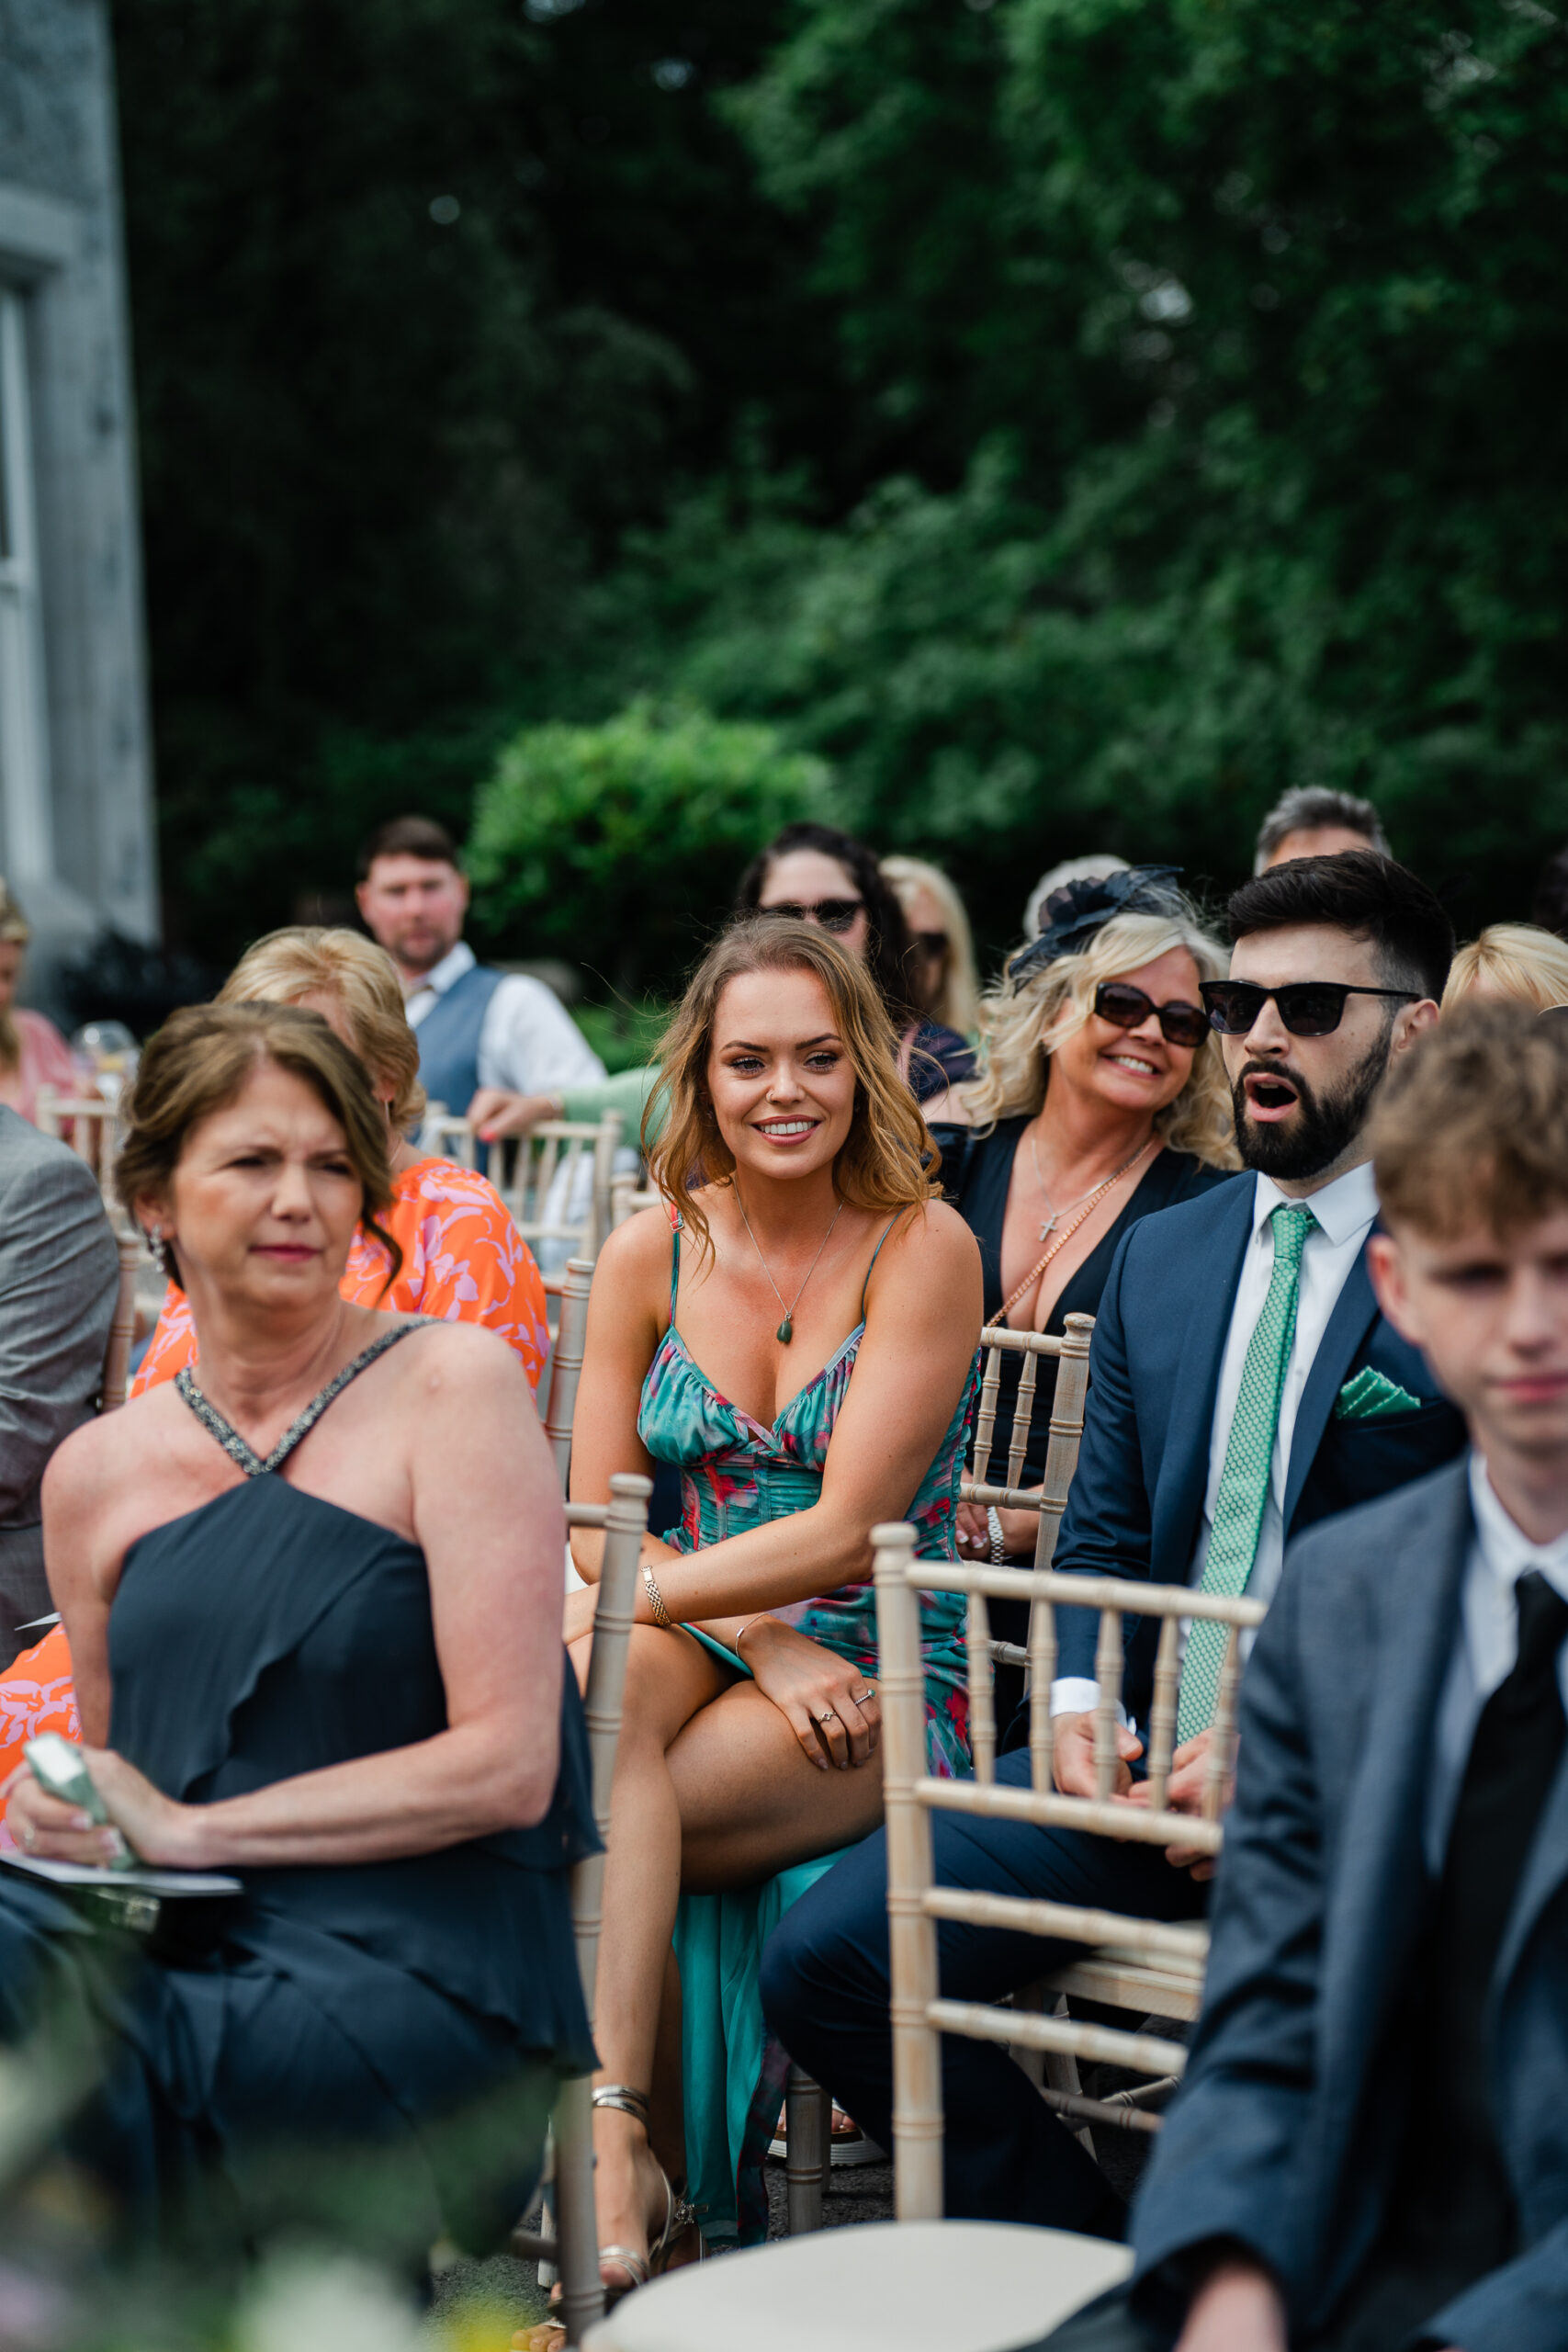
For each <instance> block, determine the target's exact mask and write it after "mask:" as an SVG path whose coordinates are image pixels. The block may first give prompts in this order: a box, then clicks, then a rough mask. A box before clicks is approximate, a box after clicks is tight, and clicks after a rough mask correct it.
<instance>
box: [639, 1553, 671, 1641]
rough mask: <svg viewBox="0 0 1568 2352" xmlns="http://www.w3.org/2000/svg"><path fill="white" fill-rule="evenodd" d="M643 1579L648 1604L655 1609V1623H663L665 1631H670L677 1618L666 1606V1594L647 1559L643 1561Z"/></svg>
mask: <svg viewBox="0 0 1568 2352" xmlns="http://www.w3.org/2000/svg"><path fill="white" fill-rule="evenodd" d="M642 1580H643V1584H644V1586H645V1587H646V1589H647V1592H648V1605H649V1608H650V1609H651V1610H652V1611H653V1622H654V1623H655V1624H656V1625H662V1626H663V1628H664V1630H665V1632H666V1633H669V1631H670V1630H671V1626H672V1625H673V1624H674V1623H675V1620H674V1619H673V1618H672V1617H671V1614H670V1611H668V1609H666V1608H665V1606H664V1596H663V1594H662V1593H661V1592H660V1589H659V1587H658V1586H657V1585H656V1584H655V1583H654V1581H653V1570H652V1569H651V1568H650V1567H649V1565H648V1563H647V1561H646V1560H645V1561H644V1562H643V1569H642Z"/></svg>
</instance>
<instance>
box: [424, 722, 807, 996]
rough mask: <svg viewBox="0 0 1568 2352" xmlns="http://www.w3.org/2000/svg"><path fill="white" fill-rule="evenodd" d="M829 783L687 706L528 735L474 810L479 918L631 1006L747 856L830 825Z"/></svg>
mask: <svg viewBox="0 0 1568 2352" xmlns="http://www.w3.org/2000/svg"><path fill="white" fill-rule="evenodd" d="M827 785H828V777H827V772H826V770H825V769H824V768H823V766H822V765H821V763H820V762H818V761H817V760H813V759H811V758H808V757H807V755H806V754H805V753H803V752H792V751H789V750H787V749H786V748H785V747H784V745H783V744H782V743H781V741H780V740H779V738H778V736H777V735H776V734H775V733H774V731H773V729H772V728H768V727H761V726H756V725H745V724H741V723H737V722H734V721H731V722H729V723H728V724H726V723H723V722H721V721H719V720H716V719H715V718H711V717H710V716H709V715H708V714H707V713H706V712H705V711H703V710H699V709H696V708H694V707H687V708H676V709H665V710H660V709H658V708H656V707H654V706H653V705H651V704H649V703H643V702H639V703H634V704H633V705H632V706H631V707H630V708H629V709H626V710H624V711H622V712H621V713H620V715H619V716H618V717H617V718H613V719H611V720H610V721H609V722H608V724H607V725H605V726H603V727H567V726H561V725H553V726H546V727H528V728H525V729H523V730H522V732H521V733H520V734H518V735H517V736H515V737H514V738H513V741H511V742H510V743H508V744H507V745H506V747H505V749H504V750H503V751H502V754H501V757H500V759H499V760H498V762H497V763H496V766H495V769H494V771H493V773H492V774H491V777H490V779H489V781H488V782H487V783H486V784H485V785H484V786H482V787H481V789H480V791H479V798H478V801H477V803H476V806H475V811H474V830H473V834H472V838H471V840H470V842H469V857H468V863H469V871H470V873H471V875H472V877H473V882H474V887H475V909H476V912H477V914H478V915H479V920H480V921H481V922H483V923H484V924H485V925H486V927H487V928H488V929H489V930H490V931H491V933H492V934H494V935H496V936H498V937H500V938H502V939H508V938H510V939H512V940H514V941H516V942H518V943H522V942H526V943H527V944H528V946H529V951H530V952H531V953H533V954H536V955H537V954H541V953H555V954H557V955H561V956H570V957H571V958H572V959H573V960H574V961H576V962H578V963H581V964H582V965H584V966H586V967H588V968H589V970H590V971H592V972H593V973H594V974H595V975H597V976H598V977H599V978H602V979H604V980H607V981H609V983H610V984H611V985H612V986H613V987H614V988H615V989H616V990H617V991H618V992H620V993H621V994H623V995H626V996H629V995H632V994H634V993H635V992H636V991H637V990H638V989H640V988H641V987H642V986H643V984H644V983H645V982H646V981H648V980H649V979H650V978H652V979H655V980H658V981H664V980H667V979H669V978H671V976H672V975H673V974H675V973H678V972H679V971H680V969H681V968H682V966H683V965H685V964H686V963H688V962H689V961H690V960H691V957H692V956H693V953H694V949H699V950H700V947H701V945H702V944H705V940H706V937H707V935H708V933H710V932H711V930H712V929H713V927H714V926H715V924H716V922H717V921H719V920H721V919H722V917H723V914H724V912H725V911H726V910H727V909H728V906H729V904H730V901H731V899H732V898H733V895H734V888H735V878H736V876H737V875H738V874H739V871H740V868H741V867H742V866H743V865H745V864H746V862H747V860H748V859H749V858H750V857H751V856H752V855H753V854H754V853H755V852H756V851H757V850H759V849H761V847H762V845H763V844H764V843H765V842H767V841H769V840H770V839H771V838H772V836H773V834H774V833H775V832H777V831H778V830H779V828H780V827H781V826H782V825H786V824H788V823H790V822H791V820H794V819H795V818H798V817H809V816H819V815H823V814H825V813H827Z"/></svg>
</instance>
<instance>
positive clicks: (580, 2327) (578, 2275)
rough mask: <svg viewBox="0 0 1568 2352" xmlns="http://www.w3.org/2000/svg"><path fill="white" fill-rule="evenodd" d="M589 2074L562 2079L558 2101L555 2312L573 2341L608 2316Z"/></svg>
mask: <svg viewBox="0 0 1568 2352" xmlns="http://www.w3.org/2000/svg"><path fill="white" fill-rule="evenodd" d="M591 2090H592V2085H591V2084H590V2082H589V2079H588V2076H587V2075H573V2076H572V2078H571V2079H570V2082H566V2083H563V2084H562V2085H561V2089H560V2097H559V2098H558V2100H557V2102H556V2183H555V2188H556V2195H555V2205H556V2238H557V2242H558V2245H559V2247H560V2262H559V2269H560V2278H561V2298H560V2302H559V2304H558V2307H557V2314H558V2317H559V2319H560V2320H561V2322H562V2324H563V2325H564V2326H565V2328H566V2340H567V2345H568V2346H569V2347H575V2346H577V2345H579V2344H581V2341H582V2338H583V2335H585V2333H586V2332H587V2330H588V2329H589V2328H591V2327H592V2325H593V2324H594V2323H595V2322H596V2321H598V2320H602V2319H603V2318H604V2281H603V2279H602V2278H600V2276H599V2224H598V2217H597V2214H596V2212H595V2210H594V2203H593V2110H592V2104H591V2100H590V2093H591Z"/></svg>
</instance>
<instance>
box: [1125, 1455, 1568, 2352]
mask: <svg viewBox="0 0 1568 2352" xmlns="http://www.w3.org/2000/svg"><path fill="white" fill-rule="evenodd" d="M1471 1535H1472V1514H1471V1507H1470V1492H1469V1482H1468V1478H1467V1476H1466V1468H1465V1464H1463V1463H1456V1464H1450V1467H1449V1468H1447V1469H1445V1470H1441V1471H1438V1474H1437V1475H1436V1476H1433V1477H1428V1478H1425V1479H1423V1480H1421V1481H1420V1482H1419V1483H1418V1484H1417V1485H1416V1486H1413V1487H1407V1488H1406V1489H1405V1491H1404V1493H1402V1494H1399V1495H1397V1496H1391V1497H1389V1498H1387V1499H1385V1500H1383V1501H1381V1502H1376V1503H1370V1504H1368V1505H1366V1506H1365V1507H1364V1508H1363V1509H1361V1510H1355V1511H1352V1512H1350V1513H1348V1515H1347V1516H1346V1517H1345V1518H1343V1519H1338V1520H1336V1521H1335V1522H1334V1524H1333V1525H1332V1526H1331V1527H1320V1528H1315V1529H1314V1530H1313V1532H1311V1533H1310V1534H1308V1535H1305V1536H1303V1537H1302V1538H1301V1540H1300V1541H1299V1542H1298V1543H1296V1544H1293V1545H1292V1547H1291V1550H1290V1552H1289V1554H1288V1555H1287V1558H1286V1563H1285V1572H1284V1576H1283V1577H1282V1579H1281V1581H1280V1591H1279V1594H1278V1596H1277V1598H1276V1600H1275V1601H1274V1604H1273V1606H1272V1608H1271V1609H1270V1610H1269V1616H1268V1619H1267V1621H1266V1623H1264V1625H1263V1627H1262V1629H1261V1631H1260V1632H1259V1634H1258V1644H1257V1646H1256V1648H1255V1649H1254V1651H1253V1653H1252V1657H1251V1659H1250V1661H1249V1662H1248V1665H1247V1672H1246V1674H1245V1676H1244V1677H1243V1678H1242V1691H1241V1709H1240V1731H1241V1742H1240V1747H1239V1749H1238V1754H1237V1770H1236V1796H1235V1804H1234V1806H1233V1807H1232V1809H1231V1812H1230V1814H1229V1815H1227V1817H1226V1822H1225V1845H1224V1857H1223V1860H1222V1861H1221V1864H1220V1871H1219V1877H1218V1880H1217V1882H1216V1885H1215V1894H1214V1908H1213V1942H1212V1945H1211V1948H1210V1958H1209V1968H1208V1979H1207V1983H1206V1985H1205V1988H1204V1996H1203V2012H1202V2016H1201V2019H1200V2020H1199V2024H1198V2027H1197V2030H1196V2033H1195V2035H1194V2038H1193V2043H1192V2052H1191V2057H1190V2063H1189V2066H1188V2071H1187V2076H1186V2080H1185V2082H1184V2083H1183V2086H1182V2088H1181V2091H1180V2093H1179V2096H1178V2098H1177V2099H1176V2101H1175V2103H1174V2105H1173V2107H1172V2109H1171V2110H1170V2114H1169V2116H1168V2119H1167V2122H1166V2127H1165V2130H1164V2131H1163V2132H1162V2134H1161V2136H1160V2138H1159V2139H1158V2140H1157V2141H1156V2143H1155V2152H1154V2156H1153V2159H1152V2161H1151V2163H1150V2165H1149V2169H1148V2172H1147V2174H1146V2176H1145V2182H1144V2186H1143V2188H1142V2190H1141V2192H1140V2195H1139V2198H1138V2201H1137V2205H1136V2207H1135V2209H1134V2217H1133V2245H1134V2253H1135V2256H1136V2270H1135V2273H1134V2294H1136V2292H1137V2281H1140V2280H1145V2279H1147V2278H1149V2276H1150V2274H1151V2273H1152V2272H1156V2271H1158V2270H1159V2269H1160V2268H1161V2267H1162V2266H1164V2265H1167V2264H1173V2263H1178V2262H1179V2257H1180V2256H1182V2255H1184V2254H1190V2253H1192V2252H1193V2251H1195V2250H1196V2248H1197V2247H1198V2246H1199V2245H1203V2244H1205V2243H1207V2242H1210V2241H1213V2239H1215V2238H1231V2239H1235V2240H1238V2241H1239V2242H1240V2243H1241V2244H1242V2245H1244V2246H1246V2247H1247V2248H1248V2249H1250V2251H1251V2252H1252V2253H1253V2254H1254V2255H1255V2256H1257V2258H1258V2260H1259V2261H1261V2262H1263V2263H1266V2264H1267V2265H1268V2266H1269V2268H1270V2269H1271V2270H1272V2271H1273V2272H1274V2274H1275V2276H1276V2277H1277V2278H1279V2280H1280V2284H1281V2286H1282V2288H1283V2290H1284V2293H1285V2297H1286V2300H1287V2302H1288V2304H1289V2306H1290V2311H1291V2317H1292V2340H1294V2335H1295V2334H1296V2333H1297V2332H1298V2331H1299V2332H1302V2333H1305V2332H1309V2331H1311V2330H1313V2329H1314V2328H1316V2327H1318V2326H1321V2325H1322V2324H1323V2323H1324V2322H1325V2320H1326V2319H1327V2317H1328V2316H1329V2314H1330V2313H1331V2312H1332V2311H1333V2308H1334V2306H1335V2304H1336V2303H1337V2301H1338V2299H1339V2297H1340V2296H1341V2295H1342V2294H1343V2293H1344V2291H1345V2290H1346V2288H1347V2286H1348V2284H1349V2283H1350V2281H1351V2280H1352V2279H1353V2278H1355V2276H1356V2273H1357V2271H1358V2270H1359V2267H1360V2266H1361V2264H1362V2263H1363V2261H1364V2260H1365V2258H1366V2256H1367V2254H1368V2253H1369V2251H1370V2249H1371V2245H1372V2243H1373V2241H1374V2239H1375V2237H1376V2235H1377V2233H1378V2229H1379V2226H1380V2224H1381V2222H1382V2216H1383V2209H1384V2202H1385V2199H1386V2198H1387V2194H1388V2190H1389V2187H1390V2184H1391V2180H1392V2177H1393V2166H1394V2163H1395V2160H1396V2157H1397V2154H1398V2148H1399V2136H1400V2132H1401V2130H1402V2128H1403V2124H1404V2069H1403V2066H1402V2065H1401V2064H1400V2061H1399V2057H1398V2055H1397V2054H1396V2053H1397V2052H1398V2040H1397V2037H1395V2038H1394V2039H1393V2041H1392V2042H1391V2040H1390V2036H1389V2030H1388V2029H1389V2026H1390V2023H1391V2020H1393V2018H1396V2016H1397V2013H1398V2009H1399V2006H1400V2004H1401V2002H1402V2000H1403V1999H1404V1998H1405V1997H1406V1996H1408V1994H1409V1992H1410V1989H1411V1981H1410V1972H1411V1968H1412V1966H1413V1964H1414V1961H1415V1954H1416V1946H1417V1944H1418V1941H1419V1939H1420V1937H1421V1934H1422V1932H1423V1929H1424V1928H1425V1925H1426V1917H1427V1888H1428V1886H1429V1884H1430V1882H1429V1880H1428V1878H1427V1867H1426V1861H1425V1857H1424V1853H1423V1845H1422V1838H1423V1826H1424V1816H1425V1807H1426V1797H1427V1781H1428V1777H1429V1773H1430V1769H1431V1759H1432V1755H1433V1744H1434V1739H1435V1736H1436V1717H1437V1711H1438V1700H1439V1698H1440V1696H1441V1692H1442V1688H1443V1682H1444V1678H1445V1676H1446V1673H1447V1670H1448V1666H1449V1662H1450V1658H1451V1657H1452V1656H1453V1652H1454V1645H1455V1644H1456V1642H1457V1641H1458V1640H1459V1639H1460V1594H1461V1578H1462V1575H1463V1570H1464V1565H1465V1558H1466V1554H1467V1552H1468V1548H1469V1544H1470V1541H1471ZM1490 2022H1491V2042H1492V2051H1493V2058H1492V2076H1491V2085H1492V2096H1493V2103H1494V2109H1495V2115H1496V2119H1497V2127H1498V2137H1499V2141H1500V2143H1501V2147H1502V2151H1503V2154H1504V2157H1505V2160H1506V2165H1507V2169H1508V2175H1509V2177H1510V2179H1511V2181H1512V2184H1513V2188H1514V2193H1515V2197H1516V2199H1517V2207H1518V2213H1519V2222H1520V2239H1521V2249H1522V2250H1521V2251H1520V2253H1519V2254H1518V2255H1517V2256H1516V2257H1515V2258H1514V2259H1513V2260H1512V2261H1510V2262H1507V2263H1506V2264H1504V2265H1503V2267H1501V2268H1500V2269H1497V2270H1495V2271H1493V2272H1491V2273H1490V2274H1489V2275H1488V2276H1487V2277H1486V2278H1483V2279H1480V2280H1478V2281H1477V2282H1476V2283H1475V2284H1474V2285H1473V2286H1472V2287H1470V2288H1467V2289H1466V2290H1464V2292H1463V2293H1462V2294H1461V2295H1460V2296H1458V2297H1457V2298H1456V2299H1455V2300H1454V2301H1452V2302H1450V2304H1449V2305H1448V2306H1447V2307H1446V2308H1445V2309H1444V2310H1443V2311H1441V2312H1438V2313H1437V2314H1435V2316H1434V2317H1433V2318H1432V2319H1431V2320H1430V2321H1428V2322H1427V2326H1426V2329H1425V2331H1424V2333H1425V2335H1428V2336H1429V2337H1430V2339H1431V2341H1432V2342H1433V2343H1434V2344H1460V2345H1462V2346H1464V2347H1465V2352H1564V2347H1568V1754H1565V1755H1564V1756H1563V1758H1562V1761H1561V1762H1560V1763H1559V1765H1558V1768H1557V1772H1556V1777H1555V1779H1554V1781H1553V1782H1552V1786H1551V1791H1550V1792H1549V1794H1548V1796H1547V1800H1546V1804H1545V1808H1544V1810H1543V1812H1542V1814H1541V1816H1540V1823H1539V1825H1538V1826H1537V1830H1536V1835H1535V1840H1534V1844H1533V1846H1532V1848H1531V1849H1530V1853H1529V1857H1528V1858H1527V1860H1526V1864H1525V1869H1524V1871H1523V1874H1522V1876H1521V1878H1520V1881H1519V1883H1518V1886H1517V1890H1516V1893H1515V1896H1514V1903H1513V1908H1512V1911H1511V1913H1510V1915H1509V1918H1508V1923H1507V1926H1506V1929H1505V1932H1504V1937H1503V1942H1502V1945H1501V1948H1500V1950H1499V1952H1498V1957H1497V1965H1496V1969H1495V1973H1494V1976H1493V1981H1492V1989H1491V1996H1490ZM1418 2063H1421V2064H1441V2063H1442V2060H1441V2053H1440V2052H1439V2053H1438V2054H1437V2056H1436V2057H1435V2058H1434V2057H1433V2056H1432V2055H1430V2054H1429V2053H1428V2054H1426V2055H1424V2056H1423V2057H1422V2058H1421V2060H1420V2061H1419V2062H1418Z"/></svg>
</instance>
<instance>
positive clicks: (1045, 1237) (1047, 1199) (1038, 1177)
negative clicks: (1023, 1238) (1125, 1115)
mask: <svg viewBox="0 0 1568 2352" xmlns="http://www.w3.org/2000/svg"><path fill="white" fill-rule="evenodd" d="M1028 1143H1029V1157H1030V1158H1031V1159H1032V1161H1033V1162H1034V1181H1035V1182H1036V1183H1037V1184H1038V1185H1039V1187H1040V1197H1041V1199H1042V1200H1043V1202H1044V1204H1045V1205H1046V1207H1047V1208H1048V1209H1049V1210H1050V1212H1051V1214H1050V1216H1048V1217H1047V1218H1046V1220H1045V1222H1044V1224H1043V1226H1042V1227H1041V1228H1040V1233H1039V1238H1040V1239H1041V1240H1042V1241H1049V1239H1050V1238H1051V1236H1052V1235H1053V1234H1054V1233H1055V1230H1056V1227H1058V1226H1059V1225H1060V1224H1061V1222H1062V1219H1063V1218H1064V1217H1065V1216H1069V1215H1070V1214H1071V1212H1072V1211H1073V1210H1074V1209H1076V1208H1081V1207H1082V1205H1083V1204H1084V1202H1085V1201H1092V1200H1096V1199H1098V1197H1099V1195H1100V1193H1108V1192H1109V1191H1110V1190H1111V1185H1112V1184H1114V1183H1116V1182H1119V1180H1120V1179H1121V1178H1122V1177H1123V1176H1125V1174H1126V1173H1127V1170H1128V1169H1129V1168H1131V1167H1132V1166H1133V1165H1134V1161H1136V1160H1139V1159H1142V1158H1143V1156H1144V1154H1145V1151H1146V1150H1147V1149H1148V1146H1147V1144H1140V1145H1139V1147H1138V1148H1137V1150H1136V1151H1135V1152H1134V1154H1133V1158H1132V1159H1128V1160H1124V1161H1123V1162H1122V1166H1121V1167H1120V1168H1119V1169H1118V1170H1116V1174H1115V1175H1114V1176H1107V1177H1106V1178H1105V1180H1104V1182H1102V1183H1099V1184H1091V1185H1090V1186H1089V1190H1088V1192H1087V1193H1079V1194H1078V1196H1077V1200H1076V1201H1069V1202H1068V1203H1067V1204H1066V1208H1060V1209H1059V1208H1058V1207H1057V1206H1056V1204H1055V1201H1054V1200H1053V1199H1052V1198H1051V1195H1050V1193H1048V1192H1047V1191H1046V1190H1045V1179H1044V1177H1043V1175H1042V1174H1041V1172H1040V1154H1039V1153H1038V1152H1037V1151H1036V1150H1035V1148H1034V1137H1033V1136H1029V1137H1028ZM1063 1238H1064V1240H1065V1239H1066V1235H1064V1236H1063Z"/></svg>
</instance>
